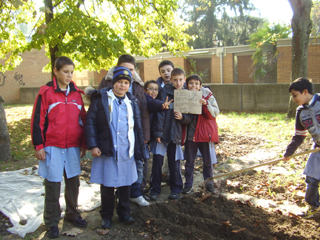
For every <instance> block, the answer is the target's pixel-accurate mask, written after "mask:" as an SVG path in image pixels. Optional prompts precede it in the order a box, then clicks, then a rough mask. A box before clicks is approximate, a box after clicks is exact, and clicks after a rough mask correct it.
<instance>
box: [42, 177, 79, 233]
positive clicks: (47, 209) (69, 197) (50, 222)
mask: <svg viewBox="0 0 320 240" xmlns="http://www.w3.org/2000/svg"><path fill="white" fill-rule="evenodd" d="M64 181H65V191H64V198H65V201H66V215H65V218H66V219H69V220H73V219H75V218H77V217H79V216H80V213H79V211H78V208H77V207H78V195H79V186H80V182H79V176H76V177H73V178H69V179H67V177H66V174H65V173H64ZM43 185H44V189H45V197H44V213H43V218H44V223H45V224H46V226H47V227H53V226H58V223H59V221H60V217H61V210H60V203H59V198H60V189H61V182H50V181H48V180H47V179H45V180H44V181H43Z"/></svg>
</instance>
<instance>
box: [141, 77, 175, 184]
mask: <svg viewBox="0 0 320 240" xmlns="http://www.w3.org/2000/svg"><path fill="white" fill-rule="evenodd" d="M158 93H159V84H158V83H157V81H155V80H149V81H147V82H146V83H145V84H144V94H145V96H146V99H147V106H148V111H149V119H150V126H151V125H152V123H153V119H154V116H155V113H156V112H161V111H164V110H168V109H169V105H170V103H171V102H172V101H173V99H172V100H171V101H169V102H168V98H167V99H166V101H165V102H163V101H161V100H158V99H156V97H157V96H158ZM150 137H151V139H154V138H153V137H152V132H151V131H150ZM147 152H148V151H147ZM148 157H150V156H148ZM146 169H148V168H146ZM143 174H144V175H145V176H147V172H144V173H143ZM146 179H147V178H144V181H145V184H146Z"/></svg>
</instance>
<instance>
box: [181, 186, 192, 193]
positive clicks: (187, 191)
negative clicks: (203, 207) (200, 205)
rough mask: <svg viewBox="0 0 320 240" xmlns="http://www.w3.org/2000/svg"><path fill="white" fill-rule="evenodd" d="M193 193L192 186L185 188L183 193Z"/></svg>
mask: <svg viewBox="0 0 320 240" xmlns="http://www.w3.org/2000/svg"><path fill="white" fill-rule="evenodd" d="M191 191H192V186H185V187H184V188H183V189H182V193H184V194H187V193H191Z"/></svg>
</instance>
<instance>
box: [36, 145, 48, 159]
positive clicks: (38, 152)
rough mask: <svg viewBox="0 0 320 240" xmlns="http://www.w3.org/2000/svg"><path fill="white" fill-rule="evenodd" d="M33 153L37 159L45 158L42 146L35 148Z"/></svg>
mask: <svg viewBox="0 0 320 240" xmlns="http://www.w3.org/2000/svg"><path fill="white" fill-rule="evenodd" d="M34 155H35V156H36V158H37V159H39V160H41V161H44V160H45V159H46V152H45V151H44V148H42V149H40V150H38V151H37V150H35V153H34Z"/></svg>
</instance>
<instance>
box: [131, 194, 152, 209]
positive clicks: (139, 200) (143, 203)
mask: <svg viewBox="0 0 320 240" xmlns="http://www.w3.org/2000/svg"><path fill="white" fill-rule="evenodd" d="M130 201H131V202H133V203H136V204H138V205H139V206H140V207H146V206H149V205H150V204H149V203H148V202H147V200H146V199H145V198H144V197H143V196H140V197H137V198H130Z"/></svg>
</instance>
